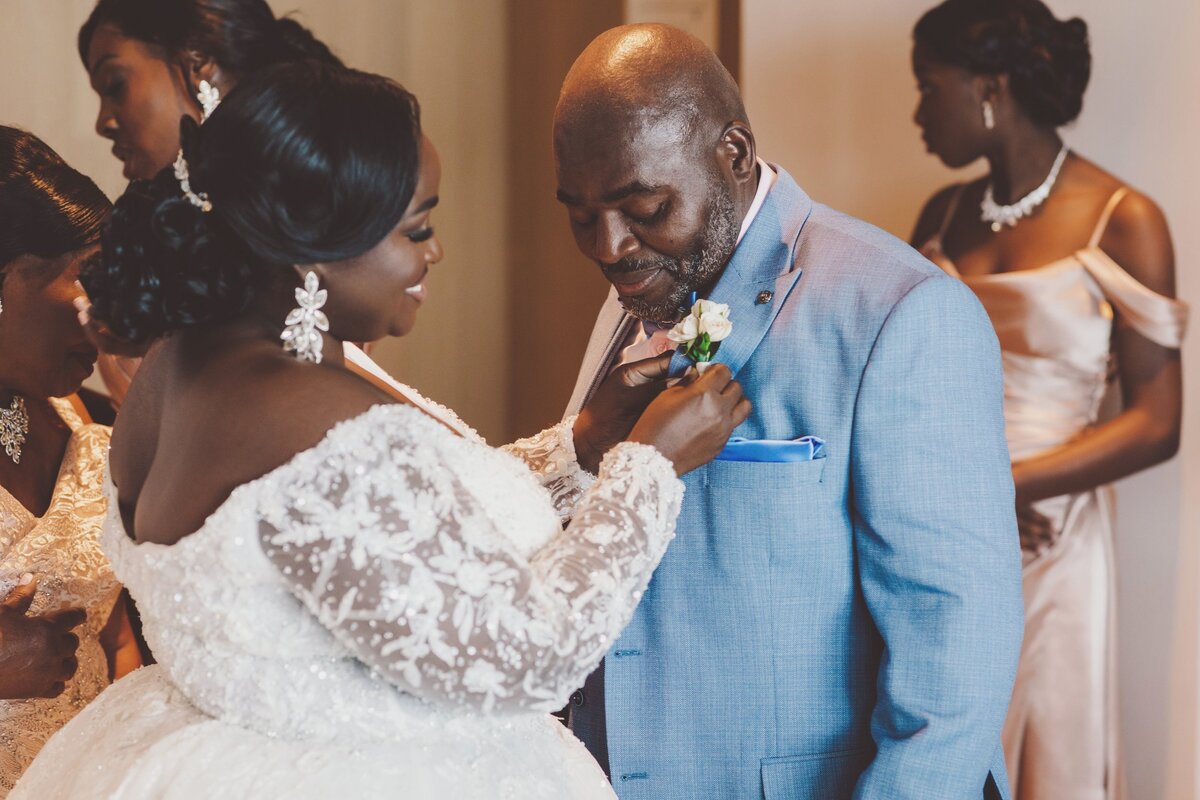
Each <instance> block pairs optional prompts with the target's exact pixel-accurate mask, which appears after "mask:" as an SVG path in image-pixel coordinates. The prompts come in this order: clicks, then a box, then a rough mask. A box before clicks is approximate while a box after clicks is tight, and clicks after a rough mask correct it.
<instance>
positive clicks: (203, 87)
mask: <svg viewBox="0 0 1200 800" xmlns="http://www.w3.org/2000/svg"><path fill="white" fill-rule="evenodd" d="M196 102H198V103H199V104H200V124H201V125H203V124H204V123H205V121H206V120H208V118H209V117H211V116H212V113H213V112H214V111H216V110H217V106H219V105H221V93H220V92H219V91H217V87H215V86H213V85H212V84H211V83H209V82H208V81H200V86H199V87H198V89H197V91H196ZM175 180H177V181H179V188H181V189H183V196H184V197H186V198H187V201H188V202H189V203H191V204H192V205H194V206H195V207H196V208H198V209H200V210H201V211H204V212H206V213H207V212H209V211H212V208H213V207H212V202H211V201H209V199H208V195H207V194H205V193H204V192H199V193H197V192H193V191H192V184H191V179H190V178H189V177H188V163H187V159H186V158H184V157H183V148H182V147H181V148H179V155H177V156H175Z"/></svg>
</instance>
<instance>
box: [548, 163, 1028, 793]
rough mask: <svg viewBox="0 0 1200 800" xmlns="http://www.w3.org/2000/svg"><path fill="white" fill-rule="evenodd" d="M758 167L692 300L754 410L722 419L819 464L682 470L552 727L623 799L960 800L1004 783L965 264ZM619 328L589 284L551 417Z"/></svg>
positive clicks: (1006, 509) (980, 323)
mask: <svg viewBox="0 0 1200 800" xmlns="http://www.w3.org/2000/svg"><path fill="white" fill-rule="evenodd" d="M776 170H777V171H778V172H779V180H778V182H777V183H776V184H775V186H774V187H773V188H772V190H771V193H770V194H769V195H768V197H767V200H766V203H765V204H764V206H763V207H762V209H761V211H760V212H759V214H758V216H757V217H756V218H755V219H754V221H753V223H752V225H751V227H750V229H749V230H748V232H747V234H746V236H745V238H744V239H743V240H742V242H741V244H740V245H739V246H738V248H737V250H736V252H735V253H734V256H733V259H732V261H731V262H730V264H729V266H728V267H727V268H726V270H725V272H724V274H723V275H722V277H721V279H720V281H719V283H718V284H717V286H716V288H715V289H714V291H713V292H712V294H711V299H713V300H716V301H718V302H722V303H728V304H729V306H730V309H731V314H730V319H731V320H732V321H733V333H732V335H731V336H730V338H728V339H727V340H725V341H724V342H722V343H721V346H720V349H719V350H718V353H717V360H718V361H722V362H724V363H726V364H728V365H729V367H730V368H731V369H732V371H733V373H734V375H735V376H736V377H737V379H738V380H739V381H741V383H742V385H743V387H744V388H745V391H746V393H747V395H748V396H749V397H750V398H751V400H753V402H754V412H753V414H752V415H751V417H750V418H749V419H748V420H747V421H746V422H745V423H744V424H743V425H742V426H741V427H739V428H738V430H737V431H736V432H735V433H736V434H737V435H740V436H744V437H747V438H750V439H794V438H796V437H799V436H803V435H815V436H819V437H820V438H822V439H824V440H825V442H826V447H825V451H826V455H827V457H826V458H823V459H819V460H816V461H807V462H797V463H747V462H731V461H714V462H712V463H711V464H709V465H707V466H706V467H702V468H701V469H698V470H696V471H694V472H692V473H690V474H688V475H687V476H685V478H684V481H685V483H686V485H687V492H686V495H685V497H684V504H683V512H682V514H681V516H680V518H679V524H678V535H677V537H676V539H675V541H674V542H673V543H672V544H671V547H670V549H669V550H668V552H667V555H666V558H665V559H664V560H663V562H662V565H661V566H660V567H659V568H658V570H657V572H656V573H655V575H654V579H653V581H652V582H651V584H650V586H649V589H648V591H647V592H646V594H645V596H644V597H643V599H642V602H641V604H640V606H639V607H638V610H637V613H636V614H635V616H634V619H633V621H632V622H631V623H630V625H629V627H628V628H627V629H626V630H625V631H624V632H623V633H622V634H621V636H620V638H619V640H618V641H617V642H616V644H615V645H614V646H613V648H612V651H611V652H610V653H609V655H608V657H607V658H606V659H605V669H604V675H603V680H602V683H599V684H597V682H596V681H594V680H589V683H588V685H586V686H585V687H584V689H583V691H582V692H581V693H576V697H575V702H574V707H573V708H572V719H573V728H574V729H575V731H576V733H577V734H578V735H579V736H580V738H582V739H583V740H584V743H585V744H587V745H588V747H589V748H590V749H591V750H592V751H593V753H597V754H600V755H601V756H603V754H604V752H605V749H607V756H608V766H609V768H610V774H611V776H612V780H613V784H614V786H615V788H616V790H617V793H618V794H619V795H620V797H621V798H622V799H623V800H633V798H647V800H650V799H653V800H671V799H672V798H679V800H695V798H759V797H765V798H767V800H776V799H777V798H788V799H789V800H801V799H803V800H841V798H852V797H853V798H856V799H857V798H861V799H862V800H866V799H867V798H871V799H872V800H874V799H875V798H879V800H883V798H887V799H888V800H902V799H907V798H912V800H918V799H919V800H938V799H939V798H945V800H966V799H967V798H971V799H972V800H974V799H975V798H980V797H982V796H983V792H984V786H985V783H987V782H988V778H989V772H990V773H991V775H992V777H993V779H994V780H995V782H996V784H997V786H998V787H999V793H1000V795H1001V796H1002V797H1005V798H1007V797H1008V796H1009V792H1008V786H1007V780H1006V778H1005V773H1004V760H1003V754H1002V752H1001V748H1000V729H1001V725H1002V723H1003V720H1004V716H1005V711H1006V709H1007V707H1008V701H1009V695H1010V692H1011V689H1012V682H1013V678H1014V675H1015V673H1016V663H1017V655H1018V652H1019V650H1020V642H1021V632H1022V620H1023V612H1022V601H1021V571H1020V552H1019V546H1018V539H1017V529H1016V521H1015V514H1014V500H1013V484H1012V474H1011V468H1010V463H1009V456H1008V448H1007V446H1006V444H1005V439H1004V422H1003V413H1002V403H1003V379H1002V374H1001V364H1000V352H999V348H998V345H997V342H996V337H995V334H994V332H993V329H992V326H991V324H990V323H989V321H988V318H987V315H986V314H985V313H984V311H983V309H982V307H981V306H980V305H979V303H978V302H977V301H976V299H975V297H974V295H973V294H972V293H971V292H970V291H969V290H968V289H967V288H966V287H965V286H964V285H963V284H962V283H961V282H959V281H957V280H955V279H953V278H951V277H948V276H947V275H945V274H944V273H943V272H942V271H941V270H939V269H938V268H937V267H935V266H933V265H932V264H930V263H929V262H928V261H926V260H925V259H923V258H922V257H921V256H919V255H918V254H917V253H916V252H914V251H913V250H912V249H911V248H909V247H908V246H907V245H906V244H904V243H902V242H900V241H899V240H897V239H895V238H893V237H892V236H889V235H888V234H886V233H884V232H882V231H880V230H878V229H877V228H874V227H873V226H871V225H868V224H867V223H864V222H861V221H859V220H856V219H853V218H851V217H848V216H845V215H843V214H840V213H837V212H835V211H833V210H831V209H829V208H827V207H825V206H822V205H820V204H816V203H813V202H812V201H811V200H810V199H809V198H808V196H807V195H806V194H805V193H804V192H803V191H802V190H801V189H800V187H799V186H797V185H796V183H795V182H794V181H793V180H792V178H791V177H790V176H789V175H788V174H787V173H786V172H784V171H782V170H780V169H779V168H778V167H776ZM763 292H770V293H771V295H770V299H768V300H766V301H765V302H763V298H764V297H766V295H764V294H762V293H763ZM632 324H633V321H632V320H631V318H629V317H628V316H627V315H625V314H624V312H623V311H622V310H621V308H620V306H619V305H618V304H617V303H616V301H615V299H614V298H613V297H610V298H609V301H608V303H607V304H606V306H605V307H604V309H603V310H602V312H601V314H600V318H599V320H598V322H597V325H596V330H595V331H594V333H593V336H592V342H591V344H590V345H589V348H588V352H587V356H586V359H585V363H584V366H583V370H582V373H581V375H580V379H579V383H578V385H577V387H576V391H575V397H574V398H573V399H572V407H571V408H570V409H569V411H571V412H573V411H574V410H576V409H577V408H578V407H579V406H580V405H581V404H582V403H583V402H584V400H585V399H586V398H587V396H588V395H589V394H590V392H591V391H592V389H593V388H594V386H595V384H596V383H597V381H598V379H599V378H600V377H601V376H603V375H604V374H605V371H606V369H607V368H608V367H609V366H610V365H611V363H612V360H613V358H614V357H616V355H617V353H618V351H619V349H620V345H621V344H622V343H623V341H624V339H625V337H626V335H627V333H628V331H629V330H630V326H631V325H632ZM681 359H682V357H679V356H677V362H676V364H675V365H674V366H675V367H682V366H683V363H682V362H681V361H680V360H681ZM600 686H602V687H603V688H602V689H599V687H600ZM598 689H599V691H598ZM597 693H599V694H600V695H602V696H596V695H597ZM605 728H607V740H606V741H600V740H599V737H601V736H603V731H604V730H605ZM605 745H607V748H605Z"/></svg>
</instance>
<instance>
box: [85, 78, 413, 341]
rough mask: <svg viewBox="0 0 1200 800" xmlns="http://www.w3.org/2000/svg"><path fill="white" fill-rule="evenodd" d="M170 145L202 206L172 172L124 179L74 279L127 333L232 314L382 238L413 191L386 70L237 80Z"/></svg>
mask: <svg viewBox="0 0 1200 800" xmlns="http://www.w3.org/2000/svg"><path fill="white" fill-rule="evenodd" d="M182 140H183V148H184V153H185V155H186V157H187V162H188V173H189V177H190V181H191V187H192V190H193V191H194V192H203V193H205V194H207V195H208V197H209V199H210V200H211V202H212V210H211V211H209V212H204V211H201V210H200V209H199V208H197V207H196V206H194V205H192V203H190V202H189V201H188V200H187V199H185V198H184V196H183V192H182V190H181V188H180V185H179V181H178V180H176V178H175V175H174V172H173V170H172V168H171V167H168V168H166V169H164V170H163V171H162V172H160V173H159V174H158V175H157V176H156V177H155V178H154V179H153V180H151V181H137V182H134V183H133V184H131V185H130V187H129V189H128V190H127V191H126V192H125V194H124V195H122V196H121V198H120V199H118V200H117V203H116V207H115V208H114V210H113V216H112V222H111V224H110V225H109V227H108V229H107V230H106V232H105V234H104V237H103V242H104V248H103V254H102V257H101V258H100V259H98V260H96V261H95V262H94V263H92V264H89V265H88V266H87V267H86V268H85V270H84V271H83V275H82V277H81V280H82V281H83V284H84V287H85V288H86V289H87V293H88V296H89V297H90V298H91V300H92V315H93V316H94V317H96V318H97V319H100V320H102V321H103V322H105V323H106V324H108V325H109V326H110V327H111V328H112V330H113V331H114V332H115V333H116V334H117V335H118V336H122V337H124V338H127V339H129V340H131V341H137V342H145V341H149V340H151V339H154V338H157V337H159V336H161V335H163V334H164V333H168V332H170V331H172V330H176V329H179V328H183V327H187V326H192V325H202V324H206V323H210V322H217V321H221V320H225V319H230V318H232V317H234V316H237V315H238V314H241V313H243V312H244V311H246V310H247V309H248V308H249V307H250V306H251V305H252V304H253V303H254V301H255V299H256V298H257V297H258V296H259V295H260V294H261V292H262V290H263V289H264V288H265V287H268V286H270V285H272V284H273V283H275V282H277V281H278V280H279V279H281V278H286V277H287V272H288V271H289V265H296V264H312V263H317V262H324V263H328V262H333V261H342V260H345V259H348V258H353V257H355V256H359V255H362V254H363V253H365V252H366V251H368V250H370V249H371V248H372V247H374V246H375V245H376V244H378V243H379V242H380V241H382V240H383V238H384V237H385V236H386V235H387V234H388V233H390V232H391V231H392V230H393V229H394V228H395V227H396V225H397V224H399V222H400V219H401V218H402V217H403V216H404V212H405V210H407V208H408V204H409V202H410V201H411V200H412V196H413V192H414V191H415V189H416V182H417V177H418V175H417V173H418V169H419V156H420V153H419V150H420V142H421V125H420V108H419V106H418V104H417V100H416V98H415V97H413V96H412V95H411V94H409V93H408V92H407V91H405V90H404V89H403V88H402V87H401V86H399V85H397V84H396V83H394V82H392V81H390V80H388V79H387V78H383V77H381V76H378V75H370V74H367V73H365V72H358V71H356V70H348V69H344V68H341V67H335V66H332V65H327V64H321V63H318V62H315V61H307V62H298V63H295V64H284V65H279V66H275V67H271V68H268V69H266V70H263V71H261V72H258V73H255V74H254V75H252V76H251V77H249V78H248V79H246V80H244V81H243V82H241V83H239V84H238V86H237V88H236V89H235V90H234V91H233V92H231V93H230V94H229V97H228V98H227V99H226V100H224V101H223V102H222V103H221V105H220V107H219V108H217V110H216V112H214V113H213V115H212V116H211V117H210V118H209V120H208V121H207V122H206V123H205V124H204V125H203V126H202V127H201V126H197V125H196V123H195V122H194V121H192V120H191V119H190V118H185V119H184V120H183V130H182Z"/></svg>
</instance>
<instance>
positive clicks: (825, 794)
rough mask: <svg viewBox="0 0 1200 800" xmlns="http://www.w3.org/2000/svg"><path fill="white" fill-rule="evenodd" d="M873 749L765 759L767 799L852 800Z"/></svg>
mask: <svg viewBox="0 0 1200 800" xmlns="http://www.w3.org/2000/svg"><path fill="white" fill-rule="evenodd" d="M871 755H872V752H871V749H870V748H867V749H859V750H843V751H840V752H835V753H818V754H816V755H807V756H780V757H778V758H764V759H763V760H762V762H761V763H762V782H763V797H764V798H765V800H850V798H851V796H852V795H853V794H854V787H855V785H856V784H857V783H858V777H859V776H860V775H862V773H863V771H864V770H866V768H867V765H868V764H870V762H871Z"/></svg>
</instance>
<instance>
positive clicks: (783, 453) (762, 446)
mask: <svg viewBox="0 0 1200 800" xmlns="http://www.w3.org/2000/svg"><path fill="white" fill-rule="evenodd" d="M824 457H825V440H824V439H819V438H817V437H816V436H801V437H800V438H799V439H792V440H791V441H783V440H781V439H743V438H742V437H741V436H734V437H733V438H731V439H730V440H729V441H728V442H727V443H726V445H725V449H724V450H722V451H721V453H720V455H718V456H717V461H759V462H771V463H784V462H789V461H813V460H815V459H818V458H824Z"/></svg>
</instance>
